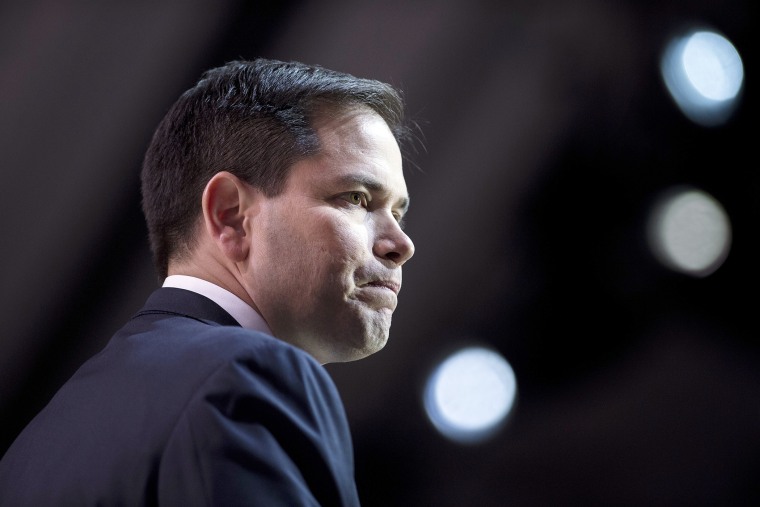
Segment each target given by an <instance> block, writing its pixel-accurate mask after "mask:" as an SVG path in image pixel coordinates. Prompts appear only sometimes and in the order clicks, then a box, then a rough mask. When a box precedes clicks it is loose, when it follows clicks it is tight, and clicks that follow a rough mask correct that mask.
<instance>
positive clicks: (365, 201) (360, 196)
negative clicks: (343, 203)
mask: <svg viewBox="0 0 760 507" xmlns="http://www.w3.org/2000/svg"><path fill="white" fill-rule="evenodd" d="M346 196H348V199H347V201H348V202H349V203H351V204H353V205H355V206H362V207H365V208H366V207H367V205H368V204H369V199H368V198H367V194H365V193H364V192H348V193H347V194H346ZM354 197H358V199H359V200H358V201H354V199H353V198H354Z"/></svg>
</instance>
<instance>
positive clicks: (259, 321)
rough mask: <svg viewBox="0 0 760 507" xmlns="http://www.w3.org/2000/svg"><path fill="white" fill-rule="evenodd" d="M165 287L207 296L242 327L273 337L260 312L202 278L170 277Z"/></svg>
mask: <svg viewBox="0 0 760 507" xmlns="http://www.w3.org/2000/svg"><path fill="white" fill-rule="evenodd" d="M163 286H164V287H173V288H175V289H185V290H189V291H191V292H195V293H196V294H200V295H201V296H206V297H207V298H209V299H210V300H211V301H213V302H214V303H216V304H218V305H219V306H221V307H222V308H223V309H224V311H226V312H227V313H229V314H230V315H232V318H234V319H235V320H236V321H237V322H238V324H240V325H241V326H242V327H244V328H246V329H253V330H254V331H261V332H262V333H266V334H268V335H272V331H271V330H270V329H269V326H268V325H267V323H266V322H265V321H264V318H263V317H262V316H261V315H260V314H259V312H257V311H256V310H254V309H253V308H252V307H251V306H250V305H248V303H246V302H245V301H243V300H242V299H240V298H239V297H237V296H236V295H235V294H233V293H232V292H230V291H228V290H227V289H223V288H221V287H219V286H218V285H215V284H213V283H211V282H207V281H206V280H202V279H201V278H196V277H194V276H187V275H169V276H167V277H166V279H165V280H164V284H163Z"/></svg>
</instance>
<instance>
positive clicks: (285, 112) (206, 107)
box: [142, 60, 414, 362]
mask: <svg viewBox="0 0 760 507" xmlns="http://www.w3.org/2000/svg"><path fill="white" fill-rule="evenodd" d="M408 133H409V131H408V128H407V127H406V126H405V124H404V117H403V103H402V101H401V98H400V96H399V94H398V93H397V92H396V91H395V90H394V89H393V88H391V87H390V86H388V85H386V84H383V83H379V82H377V81H372V80H366V79H358V78H355V77H353V76H350V75H346V74H342V73H338V72H333V71H330V70H327V69H323V68H320V67H313V66H306V65H303V64H300V63H283V62H276V61H270V60H256V61H253V62H232V63H230V64H228V65H226V66H224V67H221V68H218V69H213V70H211V71H209V72H207V73H206V74H205V75H204V76H203V78H202V79H201V80H200V81H199V83H198V84H197V85H196V86H195V87H194V88H192V89H190V90H188V91H187V92H186V93H185V94H183V95H182V97H180V99H179V100H178V101H177V102H176V103H175V104H174V106H172V108H171V109H170V111H169V113H168V114H167V115H166V117H165V118H164V120H163V121H162V122H161V124H160V125H159V127H158V129H157V131H156V134H155V135H154V138H153V141H152V143H151V146H150V147H149V149H148V152H147V154H146V158H145V162H144V165H143V172H142V189H143V209H144V212H145V216H146V219H147V222H148V229H149V232H150V238H151V247H152V249H153V253H154V256H155V260H156V264H157V267H158V269H159V272H160V274H161V275H162V276H165V275H166V274H167V273H170V272H176V273H184V274H194V275H196V276H202V277H204V278H206V279H210V281H212V282H215V283H218V284H220V285H222V286H224V287H225V288H227V289H228V290H231V291H232V292H234V293H235V294H237V295H238V296H240V297H241V298H242V299H244V300H245V301H247V302H249V303H250V304H251V305H252V306H253V307H254V308H256V309H257V310H258V311H259V313H261V314H262V316H263V317H264V319H265V320H266V321H267V323H268V324H269V326H270V328H271V329H272V331H273V333H274V334H275V335H276V336H278V337H279V338H281V339H283V340H285V341H289V342H291V343H293V344H295V345H298V346H300V347H301V348H304V349H305V350H307V351H308V352H310V353H311V354H312V355H314V356H315V357H317V359H319V360H320V361H322V362H332V361H345V360H352V359H358V358H360V357H364V356H366V355H368V354H370V353H372V352H375V351H376V350H379V349H380V348H381V347H382V346H383V345H384V344H385V341H386V340H387V336H388V329H389V327H390V321H391V313H392V311H393V309H394V308H395V305H396V293H397V292H398V288H399V287H400V283H401V265H402V264H403V263H404V262H406V260H408V259H409V258H410V257H411V255H412V254H413V251H414V247H413V245H412V243H411V241H410V240H409V238H408V237H407V236H406V234H404V233H403V232H402V230H401V228H400V219H401V218H402V217H403V214H404V212H405V211H406V207H407V205H408V195H407V190H406V184H405V182H404V177H403V174H402V170H401V154H400V151H399V143H400V142H401V141H403V140H405V139H406V138H407V136H408Z"/></svg>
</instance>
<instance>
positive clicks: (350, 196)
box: [345, 191, 404, 228]
mask: <svg viewBox="0 0 760 507" xmlns="http://www.w3.org/2000/svg"><path fill="white" fill-rule="evenodd" d="M345 195H346V201H348V203H349V204H353V205H354V206H361V207H363V208H366V207H367V206H369V197H368V196H367V194H365V193H364V192H358V191H354V192H346V194H345ZM354 197H356V198H358V201H354ZM393 218H395V219H396V222H398V225H399V226H400V227H401V228H403V227H404V217H402V216H401V215H399V214H398V213H395V212H394V213H393Z"/></svg>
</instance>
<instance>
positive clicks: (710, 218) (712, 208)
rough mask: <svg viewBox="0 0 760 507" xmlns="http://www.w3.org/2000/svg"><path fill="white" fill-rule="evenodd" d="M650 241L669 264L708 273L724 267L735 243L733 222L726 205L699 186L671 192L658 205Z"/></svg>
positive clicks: (678, 267) (694, 272)
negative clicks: (732, 241) (732, 235)
mask: <svg viewBox="0 0 760 507" xmlns="http://www.w3.org/2000/svg"><path fill="white" fill-rule="evenodd" d="M649 241H650V246H651V248H652V251H653V252H654V254H655V255H656V257H657V258H658V259H659V260H660V261H661V262H662V263H663V264H664V265H666V266H667V267H669V268H671V269H673V270H676V271H680V272H683V273H686V274H690V275H693V276H700V277H701V276H707V275H709V274H710V273H712V272H714V271H715V270H716V269H718V268H719V267H720V265H721V264H722V263H723V261H724V260H725V259H726V257H727V256H728V251H729V248H730V244H731V223H730V221H729V219H728V215H727V214H726V212H725V210H724V209H723V207H722V206H721V205H720V203H719V202H718V201H717V200H715V199H714V198H713V197H712V196H710V195H709V194H707V193H705V192H703V191H701V190H696V189H681V190H678V191H671V192H669V193H668V194H667V195H666V196H665V197H663V198H662V199H661V200H660V202H659V204H658V205H657V206H656V207H655V208H654V210H653V212H652V215H651V221H650V225H649Z"/></svg>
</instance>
